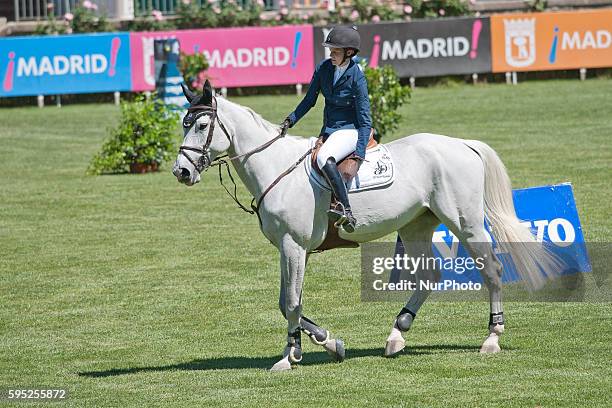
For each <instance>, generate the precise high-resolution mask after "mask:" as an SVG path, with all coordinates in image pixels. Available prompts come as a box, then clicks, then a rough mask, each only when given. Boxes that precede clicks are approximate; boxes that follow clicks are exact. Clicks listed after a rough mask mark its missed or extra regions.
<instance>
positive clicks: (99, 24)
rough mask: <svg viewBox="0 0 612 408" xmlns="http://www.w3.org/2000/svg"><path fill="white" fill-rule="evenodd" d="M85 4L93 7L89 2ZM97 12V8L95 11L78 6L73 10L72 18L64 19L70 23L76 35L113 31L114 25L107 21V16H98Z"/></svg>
mask: <svg viewBox="0 0 612 408" xmlns="http://www.w3.org/2000/svg"><path fill="white" fill-rule="evenodd" d="M84 4H88V5H91V6H93V4H90V3H89V2H84ZM96 11H97V7H96V9H93V8H91V7H86V6H78V7H76V8H75V9H74V10H73V12H72V16H71V17H72V18H66V16H67V15H69V14H66V15H64V18H65V19H67V20H68V21H70V27H71V28H72V33H74V34H77V33H96V32H108V31H113V25H112V24H111V23H110V22H109V21H108V20H107V19H106V16H104V15H101V16H98V15H97V14H96Z"/></svg>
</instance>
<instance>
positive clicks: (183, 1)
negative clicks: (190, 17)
mask: <svg viewBox="0 0 612 408" xmlns="http://www.w3.org/2000/svg"><path fill="white" fill-rule="evenodd" d="M181 3H183V4H184V5H186V6H188V5H189V4H191V0H181Z"/></svg>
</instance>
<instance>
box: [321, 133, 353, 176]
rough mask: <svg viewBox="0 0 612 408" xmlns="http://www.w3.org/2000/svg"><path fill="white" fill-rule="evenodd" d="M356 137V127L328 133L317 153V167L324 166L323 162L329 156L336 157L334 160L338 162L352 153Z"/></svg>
mask: <svg viewBox="0 0 612 408" xmlns="http://www.w3.org/2000/svg"><path fill="white" fill-rule="evenodd" d="M357 138H358V134H357V129H340V130H336V131H335V132H334V133H332V134H331V135H329V137H328V138H327V140H326V141H325V143H323V146H321V149H320V150H319V153H318V154H317V165H318V166H319V169H322V168H323V166H325V162H326V161H327V159H328V158H330V157H333V158H334V159H336V162H339V161H340V160H342V159H344V158H345V157H346V156H348V155H349V154H351V153H353V152H354V151H355V148H356V147H357Z"/></svg>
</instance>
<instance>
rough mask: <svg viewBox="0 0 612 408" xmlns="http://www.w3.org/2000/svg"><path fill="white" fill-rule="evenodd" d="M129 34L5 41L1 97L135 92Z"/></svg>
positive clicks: (0, 47) (0, 44) (0, 51)
mask: <svg viewBox="0 0 612 408" xmlns="http://www.w3.org/2000/svg"><path fill="white" fill-rule="evenodd" d="M129 41H130V40H129V34H128V33H104V34H83V35H62V36H43V37H38V36H32V37H13V38H3V39H0V72H1V73H2V77H1V78H2V87H1V88H0V96H26V95H61V94H74V93H95V92H113V91H130V90H131V67H130V43H129Z"/></svg>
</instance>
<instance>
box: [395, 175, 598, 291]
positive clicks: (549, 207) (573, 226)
mask: <svg viewBox="0 0 612 408" xmlns="http://www.w3.org/2000/svg"><path fill="white" fill-rule="evenodd" d="M513 198H514V206H515V210H516V214H517V216H518V218H519V219H520V220H523V222H524V224H525V225H526V226H528V227H530V228H531V229H532V231H533V232H534V234H535V235H536V238H537V241H538V242H546V243H548V247H549V248H550V249H551V250H552V252H553V253H554V254H555V255H557V256H558V257H559V259H560V260H561V261H562V262H563V264H564V265H563V270H562V271H561V274H562V275H563V274H566V275H567V274H573V273H576V272H591V264H590V261H589V257H588V253H587V250H586V245H585V243H584V235H583V233H582V226H581V225H580V219H579V217H578V211H577V209H576V202H575V200H574V193H573V191H572V186H571V184H569V183H567V184H559V185H554V186H542V187H532V188H526V189H519V190H514V191H513ZM487 230H488V227H487ZM432 241H433V250H434V255H435V256H436V257H438V258H442V259H449V258H467V257H469V254H468V252H467V250H466V249H465V247H463V245H461V244H460V243H459V239H458V238H457V237H456V236H455V235H454V234H453V233H452V232H451V231H449V230H448V228H446V227H445V226H444V225H441V226H440V227H439V228H438V229H437V230H436V231H435V233H434V236H433V240H432ZM493 241H494V239H493ZM494 248H496V246H495V245H494ZM395 252H396V254H397V255H400V256H403V254H404V251H403V246H402V245H401V241H400V239H399V237H398V239H397V244H396V250H395ZM496 255H497V256H498V258H499V259H500V261H501V262H502V264H503V266H504V275H503V281H504V282H515V281H518V280H520V276H519V275H518V273H517V272H516V271H515V269H514V267H513V265H512V264H511V262H512V260H511V258H510V256H509V255H508V254H505V253H503V252H498V251H496ZM442 264H443V265H444V263H442ZM449 265H452V266H453V268H454V269H452V268H444V267H443V268H442V281H445V280H450V281H455V282H457V283H469V282H473V283H477V282H478V283H482V282H483V281H482V277H481V276H480V273H479V272H478V269H477V268H476V267H470V268H467V267H460V268H457V266H456V264H454V263H449ZM398 272H399V271H398V270H394V271H393V273H392V274H391V281H396V280H397V278H398Z"/></svg>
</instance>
